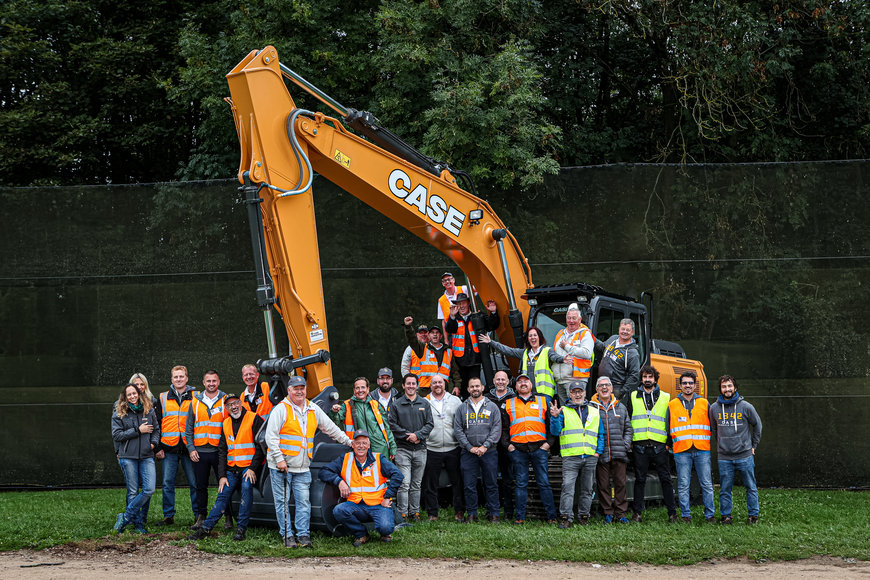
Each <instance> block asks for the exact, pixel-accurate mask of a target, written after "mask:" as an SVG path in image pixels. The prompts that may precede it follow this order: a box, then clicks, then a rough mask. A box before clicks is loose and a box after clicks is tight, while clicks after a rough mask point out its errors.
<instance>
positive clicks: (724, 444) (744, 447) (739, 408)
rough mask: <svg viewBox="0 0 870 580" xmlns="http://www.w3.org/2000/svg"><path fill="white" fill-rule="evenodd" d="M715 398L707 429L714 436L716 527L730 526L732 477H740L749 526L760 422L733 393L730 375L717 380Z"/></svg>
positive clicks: (754, 516) (754, 506)
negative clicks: (716, 460) (716, 496)
mask: <svg viewBox="0 0 870 580" xmlns="http://www.w3.org/2000/svg"><path fill="white" fill-rule="evenodd" d="M719 392H720V393H721V394H720V395H719V398H718V399H717V400H716V402H715V403H713V404H712V405H710V428H711V430H712V432H713V434H714V435H715V436H716V449H717V451H718V453H719V480H720V483H721V486H720V489H719V511H720V513H721V514H722V517H721V519H720V520H719V523H721V524H730V523H732V517H731V508H732V497H731V490H732V489H733V487H734V474H735V472H737V473H739V474H740V479H742V480H743V485H744V486H745V487H746V511H747V512H748V519H747V520H746V521H747V523H749V524H757V523H758V513H759V510H758V486H757V485H756V483H755V449H756V448H757V447H758V444H759V443H760V442H761V418H760V417H759V416H758V413H757V412H756V410H755V407H753V406H752V405H750V404H749V403H747V402H746V400H745V399H744V398H743V397H742V396H740V394H739V393H738V392H737V381H736V380H734V377H732V376H731V375H722V376H721V377H719Z"/></svg>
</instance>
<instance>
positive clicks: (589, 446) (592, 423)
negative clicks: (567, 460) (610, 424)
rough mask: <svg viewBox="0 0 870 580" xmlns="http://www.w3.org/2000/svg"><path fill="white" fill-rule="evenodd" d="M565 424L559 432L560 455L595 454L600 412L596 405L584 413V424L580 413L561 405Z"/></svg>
mask: <svg viewBox="0 0 870 580" xmlns="http://www.w3.org/2000/svg"><path fill="white" fill-rule="evenodd" d="M562 415H563V416H564V418H565V425H564V427H563V428H562V432H561V433H560V434H559V448H560V453H561V454H562V457H570V456H573V455H595V450H596V449H598V426H599V425H600V424H601V413H599V411H598V408H597V407H590V408H589V410H588V411H587V413H586V424H585V425H584V424H583V418H582V417H581V416H580V413H579V412H578V411H577V410H576V409H573V408H571V407H562Z"/></svg>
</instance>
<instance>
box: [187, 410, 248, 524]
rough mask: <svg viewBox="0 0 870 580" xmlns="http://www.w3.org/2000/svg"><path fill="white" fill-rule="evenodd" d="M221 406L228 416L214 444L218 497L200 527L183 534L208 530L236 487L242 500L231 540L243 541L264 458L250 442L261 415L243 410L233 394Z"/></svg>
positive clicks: (227, 506) (219, 517)
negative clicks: (258, 474)
mask: <svg viewBox="0 0 870 580" xmlns="http://www.w3.org/2000/svg"><path fill="white" fill-rule="evenodd" d="M224 407H225V408H226V410H227V413H228V414H229V417H227V418H226V419H224V422H223V427H222V429H221V438H220V442H219V443H218V467H217V472H218V496H217V499H216V500H215V502H214V507H213V508H211V512H209V514H208V517H207V518H206V519H205V521H204V522H203V524H202V526H201V527H200V528H199V529H198V530H196V532H195V533H193V534H191V535H190V536H188V537H187V539H189V540H201V539H202V538H205V537H207V536H208V535H209V533H211V531H212V529H213V528H214V526H215V524H217V522H218V520H219V519H221V516H222V515H224V512H226V511H227V509H228V508H229V505H230V501H231V500H232V497H233V494H234V493H235V492H236V490H237V489H241V490H242V502H241V504H240V505H239V513H238V519H237V522H236V524H237V527H236V533H235V534H234V535H233V539H234V540H236V541H241V540H244V539H245V530H247V528H248V519H249V517H250V513H251V504H252V503H253V500H254V497H253V493H254V484H255V483H256V482H257V473H259V471H260V467H262V466H263V461H264V460H265V454H264V453H263V451H262V449H260V447H259V446H258V445H256V444H255V443H254V434H255V433H257V431H259V430H260V427H262V426H263V418H262V417H260V416H259V415H257V414H256V413H254V412H252V411H249V410H247V409H246V408H245V407H244V406H243V405H242V401H241V399H239V397H238V396H237V395H234V394H229V395H227V396H226V397H225V398H224Z"/></svg>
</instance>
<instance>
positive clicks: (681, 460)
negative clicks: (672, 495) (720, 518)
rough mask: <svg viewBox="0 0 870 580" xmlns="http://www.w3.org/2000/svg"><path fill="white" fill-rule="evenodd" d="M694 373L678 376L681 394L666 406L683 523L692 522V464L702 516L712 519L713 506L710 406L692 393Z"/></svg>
mask: <svg viewBox="0 0 870 580" xmlns="http://www.w3.org/2000/svg"><path fill="white" fill-rule="evenodd" d="M696 385H697V376H696V375H695V373H694V372H692V371H686V372H684V373H683V374H682V375H680V391H681V392H680V394H679V395H677V397H676V398H675V399H673V400H672V401H671V402H670V404H669V405H668V417H669V423H670V428H669V429H668V434H669V435H670V437H671V440H672V441H673V443H674V463H675V464H676V466H677V496H678V497H679V500H680V512H682V516H683V522H684V523H690V522H691V521H692V511H691V507H690V505H689V483H690V482H691V479H692V467H693V466H694V468H695V472H696V473H697V474H698V483H700V484H701V497H702V499H703V500H704V519H705V520H706V521H707V523H713V522H714V521H716V520H715V517H714V516H715V515H716V509H715V506H714V505H713V476H712V473H711V468H710V413H709V411H710V408H709V404H708V403H707V399H704V398H701V397H699V396H698V395H697V394H696V393H695V388H696Z"/></svg>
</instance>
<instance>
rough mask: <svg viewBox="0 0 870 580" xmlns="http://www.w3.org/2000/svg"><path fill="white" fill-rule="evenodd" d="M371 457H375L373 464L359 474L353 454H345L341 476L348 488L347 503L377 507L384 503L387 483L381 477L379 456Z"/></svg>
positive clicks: (376, 454)
mask: <svg viewBox="0 0 870 580" xmlns="http://www.w3.org/2000/svg"><path fill="white" fill-rule="evenodd" d="M372 455H374V456H375V461H374V463H370V464H369V465H368V467H366V468H365V469H363V470H362V473H360V471H359V467H357V465H356V461H355V459H354V454H353V452H352V451H351V452H350V453H347V454H345V456H344V463H343V464H342V466H341V476H342V478H343V479H344V482H345V483H346V484H347V486H348V487H349V488H350V493H349V494H347V501H349V502H353V503H359V502H361V501H362V502H365V504H366V505H378V504H379V503H381V502H382V501H384V495H386V493H387V482H386V480H384V476H383V475H381V454H380V453H373V454H372Z"/></svg>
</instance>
